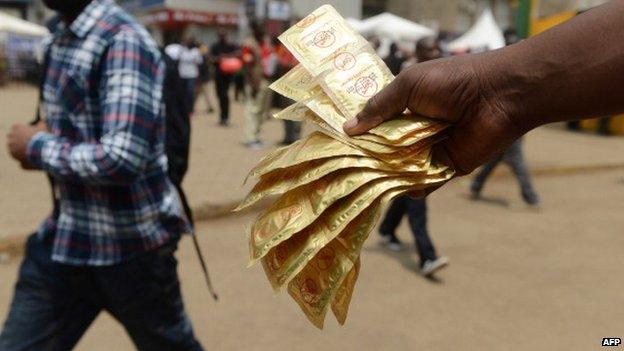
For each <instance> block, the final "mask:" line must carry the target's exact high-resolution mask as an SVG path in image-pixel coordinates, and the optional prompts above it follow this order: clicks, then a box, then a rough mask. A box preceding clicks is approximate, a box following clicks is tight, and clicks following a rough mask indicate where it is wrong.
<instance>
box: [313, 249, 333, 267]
mask: <svg viewBox="0 0 624 351" xmlns="http://www.w3.org/2000/svg"><path fill="white" fill-rule="evenodd" d="M317 257H318V259H319V261H318V263H317V266H318V268H319V269H320V270H323V271H324V270H327V269H328V268H329V267H331V265H332V263H334V258H336V253H335V252H334V250H333V249H332V248H330V247H325V248H323V249H322V250H321V252H319V254H318V256H317Z"/></svg>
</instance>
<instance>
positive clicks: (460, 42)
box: [448, 8, 505, 50]
mask: <svg viewBox="0 0 624 351" xmlns="http://www.w3.org/2000/svg"><path fill="white" fill-rule="evenodd" d="M504 46H505V37H504V36H503V31H502V30H501V29H500V28H499V27H498V25H497V24H496V20H495V19H494V14H492V10H490V9H489V8H487V9H485V10H484V11H483V13H482V14H481V17H479V19H478V20H477V22H476V23H475V24H474V25H473V26H472V28H470V29H469V30H468V31H467V32H466V33H465V34H464V35H462V36H461V37H459V38H457V39H455V40H453V41H452V42H450V43H449V44H448V48H449V49H450V50H468V49H473V50H480V49H484V48H485V49H486V50H495V49H499V48H502V47H504Z"/></svg>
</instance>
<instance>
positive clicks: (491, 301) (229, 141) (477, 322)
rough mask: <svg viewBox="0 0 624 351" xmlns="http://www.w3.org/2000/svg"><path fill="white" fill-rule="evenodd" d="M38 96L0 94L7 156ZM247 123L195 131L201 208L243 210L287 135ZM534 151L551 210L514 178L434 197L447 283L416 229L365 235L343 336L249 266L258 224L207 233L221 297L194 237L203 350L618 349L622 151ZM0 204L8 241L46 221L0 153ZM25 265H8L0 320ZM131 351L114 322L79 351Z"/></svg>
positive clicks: (185, 254)
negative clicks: (13, 133) (246, 130)
mask: <svg viewBox="0 0 624 351" xmlns="http://www.w3.org/2000/svg"><path fill="white" fill-rule="evenodd" d="M35 97H36V94H35V93H34V91H33V90H32V89H29V88H24V87H19V88H16V87H11V88H8V89H3V90H0V106H2V107H3V109H2V110H0V114H2V118H0V143H1V144H2V145H4V144H5V134H6V132H7V130H8V127H9V126H10V124H12V123H14V122H17V121H23V120H28V119H29V118H30V115H31V114H32V110H33V109H34V107H33V103H32V102H33V101H34V99H35ZM199 108H200V109H201V108H202V105H201V104H200V105H199ZM242 111H243V110H242V107H241V106H240V105H235V106H234V109H233V115H232V117H233V125H232V127H231V128H227V129H223V128H219V127H217V126H216V116H215V115H206V114H202V113H198V114H197V116H196V117H195V118H194V119H193V129H194V131H193V146H192V160H191V169H190V173H189V175H188V178H187V180H186V182H185V187H186V188H187V189H188V192H189V197H190V199H191V202H192V204H193V205H196V206H198V205H201V204H204V203H207V202H208V203H219V202H224V201H234V200H237V199H240V198H241V197H242V196H243V195H244V194H245V192H246V191H247V190H248V188H245V187H241V186H240V184H241V182H242V179H243V178H244V176H245V175H246V172H247V171H248V170H249V169H250V168H251V166H253V164H255V162H257V160H258V159H259V158H260V157H261V156H262V155H264V154H265V153H266V152H268V150H270V148H271V147H272V144H273V143H275V142H277V141H279V139H280V138H281V124H280V123H278V122H277V121H271V122H270V123H267V125H266V128H265V131H264V132H263V136H264V138H265V140H267V142H268V145H269V147H267V149H265V150H260V151H249V150H247V149H245V148H243V147H242V145H241V140H242V129H241V127H242V120H243V118H242ZM525 145H526V151H527V158H528V159H529V164H530V166H531V168H533V169H536V170H541V171H540V172H539V175H538V176H536V177H535V179H534V181H535V183H536V188H537V190H538V192H539V193H540V196H541V197H542V199H543V206H542V209H541V210H540V211H534V210H527V209H525V208H524V207H523V206H522V203H521V200H520V197H519V190H518V188H517V185H516V183H515V181H514V179H513V178H512V177H509V176H508V171H507V170H506V169H505V167H501V168H502V171H501V172H499V173H498V174H497V176H495V177H494V178H492V179H491V181H490V182H489V183H488V184H487V185H486V188H485V189H484V199H483V201H478V202H474V201H470V200H468V199H467V196H466V195H467V190H466V189H467V185H468V184H467V180H466V179H458V180H454V181H452V182H451V183H449V184H448V185H447V186H445V187H444V188H443V189H441V190H439V191H437V192H436V193H434V194H433V195H432V196H430V198H429V206H430V222H429V228H430V231H431V235H432V238H433V240H434V242H435V243H436V246H437V249H438V252H439V253H440V254H442V255H446V256H448V257H450V259H451V265H450V266H449V267H448V269H446V270H445V271H443V272H441V273H440V274H439V276H438V277H439V280H437V281H429V280H426V279H423V278H422V277H420V276H418V274H417V273H416V268H417V264H416V262H417V258H416V257H415V253H414V250H413V247H412V238H411V235H410V233H409V230H408V228H407V225H406V223H403V225H402V227H401V228H400V230H399V233H398V235H399V237H400V238H401V239H402V240H403V241H405V242H406V244H407V249H406V250H405V251H404V252H401V253H398V254H397V253H390V252H388V251H386V250H385V249H384V248H382V247H381V246H380V245H379V240H378V238H377V236H376V232H373V233H371V238H369V240H368V241H367V243H366V245H365V248H364V250H363V256H362V272H361V275H360V278H359V281H358V284H357V285H356V291H355V294H354V298H353V302H352V304H351V311H350V315H349V319H348V321H347V325H346V326H344V327H339V326H338V325H337V323H335V322H334V321H333V320H331V318H328V321H327V323H326V329H325V330H324V331H318V330H316V329H315V328H314V327H313V326H312V325H311V324H310V323H309V322H307V320H306V319H305V317H304V315H303V313H302V312H301V311H299V309H298V307H297V305H296V304H295V303H294V302H293V301H292V300H291V299H290V297H289V296H288V295H287V294H280V295H277V296H275V295H274V294H273V292H272V290H271V288H270V286H269V284H268V282H267V280H266V278H265V277H264V273H263V272H262V269H261V268H260V267H257V266H255V267H252V268H251V269H247V268H245V267H246V263H247V244H246V238H245V233H244V227H245V225H246V224H247V223H249V222H250V221H252V220H253V218H254V216H255V215H256V214H255V213H249V214H245V215H242V216H230V217H225V218H222V219H218V220H212V221H206V222H201V223H199V226H198V235H199V238H200V242H201V245H202V247H203V249H204V250H205V252H206V255H207V259H208V263H209V266H210V269H211V273H212V275H213V279H214V283H215V285H216V288H217V289H218V292H219V294H220V297H221V299H220V301H219V302H217V303H215V302H213V301H212V299H211V297H210V295H209V294H208V292H207V291H206V288H205V284H204V281H203V280H202V277H201V270H200V268H199V264H198V262H197V258H196V257H195V255H194V253H193V251H192V246H191V242H190V240H189V239H188V238H186V239H184V240H183V241H182V242H181V245H180V251H179V253H178V259H179V261H180V263H179V271H180V276H181V281H182V288H183V293H184V297H185V301H186V306H187V310H188V312H189V314H190V316H191V319H192V321H193V323H194V326H195V331H196V334H197V335H198V337H199V339H200V340H201V342H202V343H203V345H204V346H205V347H206V349H208V350H241V349H248V350H268V349H270V350H418V349H422V350H457V349H461V350H594V349H595V350H598V349H599V348H600V342H601V340H602V338H603V337H621V336H622V333H624V332H623V331H624V311H623V310H622V308H621V306H622V305H623V304H624V295H622V293H621V292H622V290H623V288H624V281H623V280H622V278H621V277H622V276H624V255H622V254H621V248H622V247H624V236H622V228H623V227H624V217H623V216H622V215H621V214H622V204H623V203H624V182H623V181H622V179H623V178H624V166H623V167H622V168H618V167H620V166H622V165H624V140H622V139H621V138H615V137H614V138H603V137H598V136H592V135H586V134H576V133H569V132H566V131H564V130H562V129H561V128H559V127H544V128H541V129H539V130H536V131H534V132H531V133H530V134H529V135H528V136H527V139H526V143H525ZM605 166H613V167H612V168H615V169H612V170H605V169H606V168H609V167H605ZM557 170H563V171H557ZM592 170H593V171H592ZM0 196H1V197H2V201H1V202H0V213H3V216H1V217H0V238H2V236H6V237H8V236H12V235H19V234H24V233H28V232H29V231H32V230H33V229H34V228H35V227H36V225H37V222H38V221H39V220H40V219H41V218H42V217H43V215H44V214H45V213H46V211H48V210H49V204H48V201H49V199H48V196H49V194H48V190H47V184H46V183H45V179H44V177H43V176H42V175H40V174H37V173H28V174H27V173H24V172H22V171H19V170H18V169H17V168H16V165H15V164H14V163H13V162H11V161H10V160H9V158H8V155H7V153H6V150H5V148H4V147H2V151H0ZM19 260H20V258H19V257H12V258H9V259H8V260H7V262H5V263H4V264H0V279H1V280H0V281H2V282H3V283H2V284H0V315H1V316H2V317H0V319H2V318H4V316H5V315H6V310H7V308H8V303H9V302H10V297H11V294H12V289H13V284H14V281H15V277H16V273H17V269H18V268H19ZM132 349H133V348H132V345H131V343H130V340H129V339H128V337H127V336H126V335H125V334H124V332H123V329H122V327H121V326H120V325H118V324H117V323H116V322H115V321H113V320H112V319H111V318H110V317H109V316H108V315H107V314H102V315H101V316H100V317H99V318H98V319H97V320H96V322H95V323H94V325H93V327H92V328H91V329H89V331H88V332H87V334H86V335H85V337H84V338H83V340H81V342H80V344H79V346H78V348H77V350H79V351H86V350H89V351H99V350H119V351H122V350H132Z"/></svg>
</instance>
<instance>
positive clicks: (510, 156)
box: [470, 139, 539, 205]
mask: <svg viewBox="0 0 624 351" xmlns="http://www.w3.org/2000/svg"><path fill="white" fill-rule="evenodd" d="M501 161H505V163H507V164H508V165H509V167H511V170H512V171H513V173H514V175H515V176H516V179H518V183H519V184H520V193H521V194H522V198H523V199H524V201H525V202H526V203H528V204H531V205H534V204H537V203H539V196H538V195H537V193H536V192H535V189H534V188H533V184H532V183H531V175H530V174H529V168H528V167H527V164H526V161H525V160H524V154H523V152H522V139H518V140H516V141H515V142H514V143H513V144H511V146H510V147H509V148H508V149H507V150H506V151H505V152H504V153H502V154H500V155H498V156H496V157H495V158H494V159H492V160H491V161H490V162H488V163H487V164H485V166H483V168H481V170H480V171H479V173H478V174H477V176H476V177H475V178H474V179H473V181H472V184H471V186H470V191H471V192H473V193H479V192H481V189H482V188H483V185H484V184H485V181H486V180H487V178H488V177H489V176H490V174H491V173H492V171H493V170H494V168H496V166H498V164H499V163H500V162H501Z"/></svg>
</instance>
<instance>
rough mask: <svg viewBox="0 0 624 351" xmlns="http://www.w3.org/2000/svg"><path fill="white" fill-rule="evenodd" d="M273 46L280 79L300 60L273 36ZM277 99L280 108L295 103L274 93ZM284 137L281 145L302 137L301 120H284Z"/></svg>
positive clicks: (277, 76)
mask: <svg viewBox="0 0 624 351" xmlns="http://www.w3.org/2000/svg"><path fill="white" fill-rule="evenodd" d="M273 46H274V47H275V52H276V54H277V62H278V65H277V73H276V76H275V80H276V79H279V78H280V77H281V76H283V75H284V74H286V73H287V72H288V71H290V70H291V69H292V68H293V67H295V66H296V65H297V64H298V63H299V62H298V61H297V59H296V58H295V56H293V54H291V53H290V51H289V50H288V49H287V48H286V46H284V44H282V43H281V42H280V41H279V40H278V39H277V38H273ZM274 98H275V100H277V103H276V107H278V108H282V109H283V108H286V107H288V106H289V105H291V104H293V103H295V102H294V101H293V100H291V99H289V98H287V97H285V96H281V95H274ZM283 123H284V139H283V140H282V141H281V142H280V145H290V144H292V143H294V142H295V141H297V140H299V138H300V137H301V122H299V121H291V120H286V119H285V120H284V121H283Z"/></svg>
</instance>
